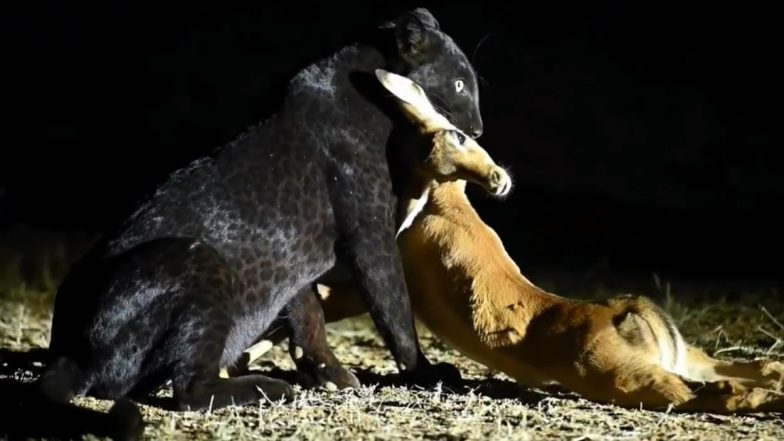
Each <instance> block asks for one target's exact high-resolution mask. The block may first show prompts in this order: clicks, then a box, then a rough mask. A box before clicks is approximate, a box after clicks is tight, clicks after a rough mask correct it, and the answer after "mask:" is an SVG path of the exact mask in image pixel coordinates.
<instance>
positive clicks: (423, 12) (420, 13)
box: [411, 8, 441, 30]
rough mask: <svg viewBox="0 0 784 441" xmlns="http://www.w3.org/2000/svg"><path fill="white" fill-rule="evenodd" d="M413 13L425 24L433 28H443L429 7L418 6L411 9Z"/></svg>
mask: <svg viewBox="0 0 784 441" xmlns="http://www.w3.org/2000/svg"><path fill="white" fill-rule="evenodd" d="M411 14H412V15H414V16H416V18H418V19H419V21H421V22H422V23H423V24H424V25H425V26H427V27H430V28H433V29H436V30H438V29H441V26H440V25H439V24H438V20H436V18H435V17H433V14H431V13H430V11H429V10H428V9H427V8H416V9H414V10H413V11H411Z"/></svg>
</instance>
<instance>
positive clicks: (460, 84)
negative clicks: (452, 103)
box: [455, 80, 465, 93]
mask: <svg viewBox="0 0 784 441" xmlns="http://www.w3.org/2000/svg"><path fill="white" fill-rule="evenodd" d="M464 88H465V82H463V80H457V81H455V92H457V93H460V92H462V91H463V89H464Z"/></svg>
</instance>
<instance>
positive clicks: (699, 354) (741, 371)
mask: <svg viewBox="0 0 784 441" xmlns="http://www.w3.org/2000/svg"><path fill="white" fill-rule="evenodd" d="M685 369H686V371H685V372H682V373H681V374H682V376H683V377H684V378H686V379H688V380H691V381H702V382H717V381H724V380H726V381H732V382H734V383H737V384H739V385H743V386H747V387H764V388H772V389H776V390H780V389H781V388H782V385H783V384H782V383H784V363H781V362H778V361H772V360H753V361H725V360H718V359H715V358H713V357H710V356H709V355H708V354H706V353H705V352H704V351H703V350H701V349H699V348H696V347H693V346H691V347H689V348H688V350H687V352H686V363H685Z"/></svg>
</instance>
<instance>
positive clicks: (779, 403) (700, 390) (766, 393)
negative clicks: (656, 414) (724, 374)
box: [675, 380, 784, 413]
mask: <svg viewBox="0 0 784 441" xmlns="http://www.w3.org/2000/svg"><path fill="white" fill-rule="evenodd" d="M690 386H691V387H692V390H693V392H694V395H695V397H694V398H693V399H691V400H689V401H686V402H685V403H682V404H680V405H678V406H676V408H675V410H676V411H682V412H713V413H748V412H784V394H782V393H781V392H779V391H776V390H771V389H765V388H761V387H748V386H745V385H743V384H741V383H739V382H737V381H726V380H722V381H713V382H709V383H691V384H690Z"/></svg>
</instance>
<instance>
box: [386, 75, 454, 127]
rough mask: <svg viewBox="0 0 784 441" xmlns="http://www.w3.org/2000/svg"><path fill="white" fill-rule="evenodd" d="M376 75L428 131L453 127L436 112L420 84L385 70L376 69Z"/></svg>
mask: <svg viewBox="0 0 784 441" xmlns="http://www.w3.org/2000/svg"><path fill="white" fill-rule="evenodd" d="M375 73H376V78H378V81H380V82H381V85H383V86H384V88H385V89H387V90H388V91H389V92H390V93H392V94H393V95H394V96H395V97H396V98H397V99H398V100H400V101H401V102H402V103H403V109H404V110H405V111H406V113H408V115H409V116H410V117H411V118H413V119H414V120H415V121H416V122H419V123H420V124H421V125H423V126H424V127H425V128H426V129H428V130H436V129H439V128H452V127H453V126H452V124H451V123H449V121H448V120H447V119H446V118H445V117H444V116H443V115H441V114H440V113H438V111H436V109H435V108H434V107H433V105H432V104H431V103H430V100H429V99H428V98H427V94H426V93H425V91H424V90H423V89H422V87H420V86H419V84H417V83H415V82H414V81H412V80H411V79H410V78H408V77H405V76H403V75H398V74H396V73H392V72H389V71H386V70H384V69H376V71H375Z"/></svg>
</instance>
